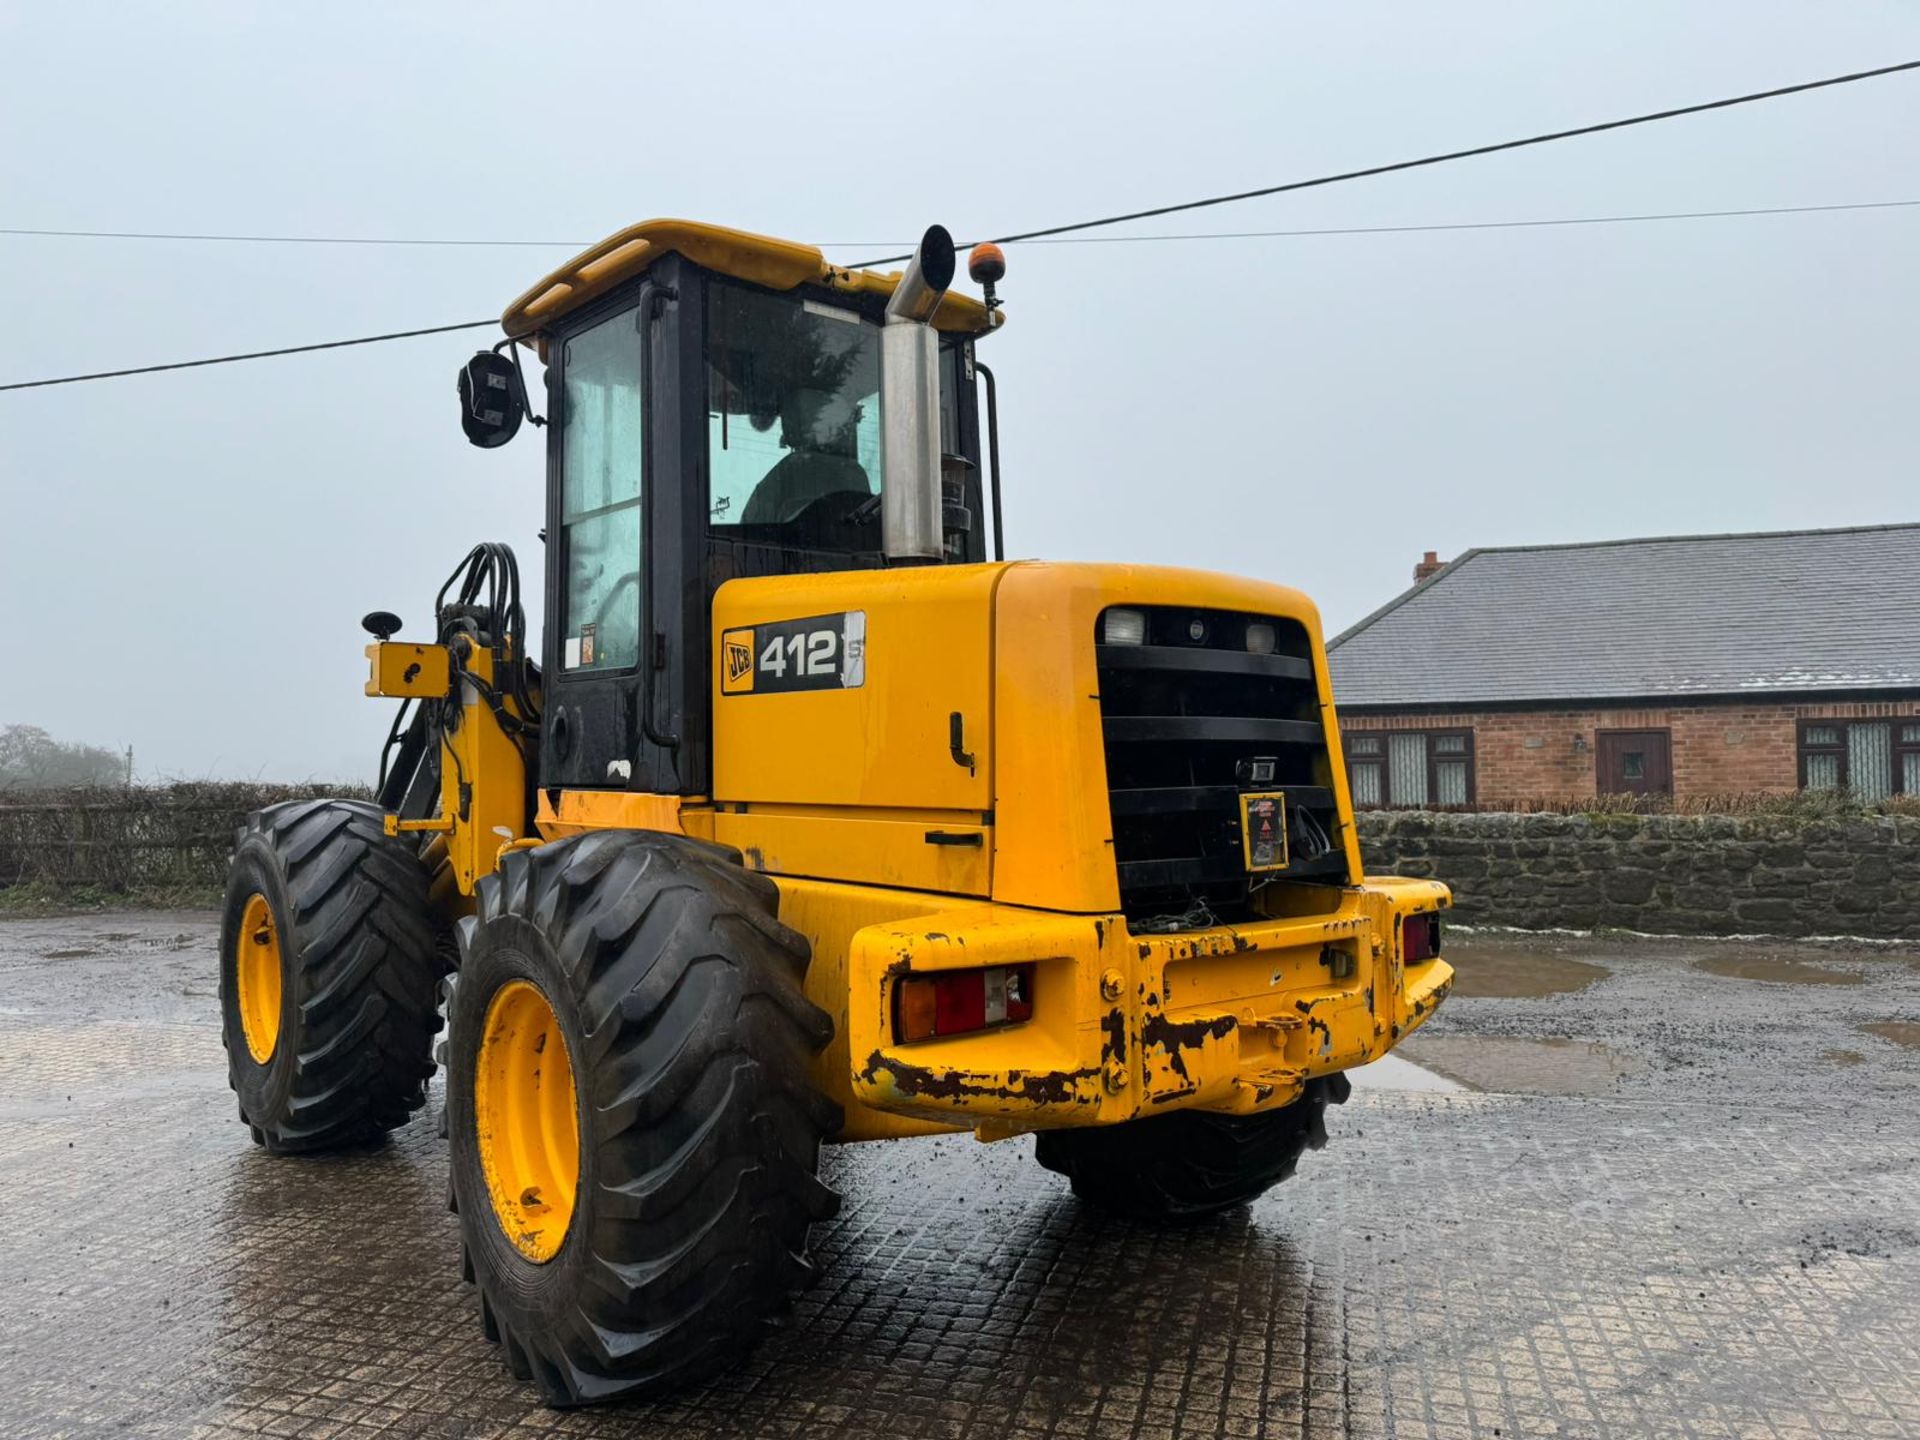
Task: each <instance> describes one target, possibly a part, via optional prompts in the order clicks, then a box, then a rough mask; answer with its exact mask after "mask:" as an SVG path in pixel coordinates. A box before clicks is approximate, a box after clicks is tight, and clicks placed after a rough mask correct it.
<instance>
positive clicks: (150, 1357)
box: [0, 915, 1920, 1440]
mask: <svg viewBox="0 0 1920 1440" xmlns="http://www.w3.org/2000/svg"><path fill="white" fill-rule="evenodd" d="M215 929H216V927H215V925H214V922H213V920H212V917H209V916H205V915H193V916H181V915H104V916H101V915H89V916H80V917H70V918H63V919H57V920H44V921H10V922H4V923H0V1225H4V1230H5V1234H6V1236H7V1238H8V1244H7V1250H6V1259H5V1260H4V1262H0V1436H6V1437H13V1436H20V1437H28V1436H32V1437H43V1436H106V1435H153V1436H181V1435H188V1436H205V1437H216V1436H217V1437H227V1436H241V1435H262V1434H265V1435H299V1436H312V1437H329V1436H331V1437H367V1436H373V1435H381V1436H413V1435H419V1436H471V1437H480V1436H489V1437H490V1436H549V1435H551V1436H654V1435H659V1436H668V1435H671V1436H750V1435H779V1436H820V1437H843V1436H845V1437H853V1436H901V1435H912V1436H922V1435H924V1436H937V1437H951V1440H988V1437H1001V1436H1021V1437H1028V1436H1031V1437H1040V1436H1061V1437H1106V1436H1115V1437H1132V1436H1175V1437H1202V1436H1204V1437H1225V1436H1296V1435H1297V1436H1306V1437H1328V1436H1360V1437H1372V1436H1391V1437H1415V1436H1425V1437H1436V1440H1440V1437H1446V1440H1452V1437H1469V1436H1491V1435H1500V1436H1623V1437H1624V1436H1633V1437H1640V1436H1691V1437H1736V1436H1738V1437H1746V1436H1769V1437H1791V1440H1814V1437H1836V1436H1842V1437H1852V1436H1889V1437H1898V1436H1920V1052H1917V1051H1915V1050H1914V1049H1912V1048H1910V1047H1906V1046H1903V1045H1902V1044H1900V1043H1899V1042H1898V1040H1897V1038H1887V1036H1885V1035H1883V1034H1882V1033H1880V1032H1877V1031H1875V1030H1874V1029H1872V1028H1870V1027H1873V1026H1883V1027H1884V1026H1889V1025H1891V1026H1899V1025H1902V1024H1910V1023H1911V1022H1912V1021H1913V1020H1914V1018H1915V1017H1916V1016H1920V965H1916V963H1915V960H1914V957H1913V956H1911V955H1908V954H1905V953H1902V952H1900V951H1898V950H1890V949H1888V948H1886V947H1880V948H1876V949H1873V950H1848V949H1845V948H1844V947H1813V946H1771V947H1768V956H1770V957H1771V958H1773V959H1777V960H1785V961H1791V962H1794V964H1795V965H1796V966H1812V967H1816V968H1819V969H1823V970H1838V971H1843V972H1846V973H1848V974H1850V975H1855V976H1857V977H1858V983H1856V984H1837V985H1836V984H1831V983H1817V982H1816V983H1810V984H1793V983H1790V982H1782V981H1780V980H1778V979H1752V978H1746V977H1745V976H1743V975H1742V974H1738V973H1723V972H1726V971H1727V970H1729V969H1730V968H1738V967H1729V966H1726V965H1719V966H1705V965H1703V964H1701V963H1700V962H1701V961H1702V960H1703V959H1708V958H1713V957H1716V956H1718V957H1723V958H1724V957H1725V956H1726V955H1727V954H1728V953H1730V952H1729V951H1727V950H1726V949H1724V948H1722V947H1721V946H1719V945H1717V944H1715V943H1704V942H1685V943H1659V942H1646V941H1618V940H1578V939H1572V938H1568V937H1553V938H1550V939H1541V938H1537V937H1492V936H1474V937H1470V939H1468V940H1467V941H1466V942H1465V943H1464V944H1461V945H1459V946H1458V947H1457V949H1456V951H1455V958H1456V959H1457V961H1458V963H1459V965H1460V966H1461V969H1462V972H1463V976H1465V977H1468V978H1467V981H1466V982H1465V983H1463V987H1462V988H1463V991H1465V992H1466V993H1465V995H1464V996H1462V997H1456V998H1455V999H1454V1000H1452V1001H1450V1002H1449V1003H1448V1005H1447V1007H1446V1008H1445V1009H1443V1011H1442V1012H1441V1014H1440V1016H1439V1017H1438V1019H1437V1020H1436V1021H1435V1022H1434V1023H1433V1024H1432V1025H1431V1026H1430V1027H1429V1028H1428V1029H1427V1030H1426V1031H1423V1032H1422V1033H1421V1034H1420V1035H1418V1036H1416V1037H1415V1038H1414V1040H1413V1042H1412V1043H1411V1044H1410V1045H1409V1046H1407V1047H1406V1053H1405V1055H1404V1056H1403V1057H1401V1058H1402V1059H1403V1060H1410V1061H1412V1062H1415V1063H1419V1064H1429V1060H1428V1057H1426V1056H1423V1053H1422V1052H1423V1048H1424V1049H1425V1050H1427V1051H1429V1052H1431V1054H1432V1055H1436V1056H1439V1055H1444V1057H1445V1060H1446V1062H1447V1063H1445V1064H1440V1063H1437V1062H1433V1063H1431V1064H1430V1066H1429V1068H1430V1069H1434V1070H1439V1071H1443V1072H1445V1073H1446V1074H1447V1075H1449V1076H1451V1077H1452V1081H1451V1084H1452V1085H1453V1086H1456V1087H1459V1088H1447V1089H1441V1090H1428V1089H1422V1088H1417V1087H1415V1086H1413V1084H1412V1082H1414V1081H1415V1080H1417V1079H1418V1076H1417V1075H1414V1074H1408V1073H1407V1072H1404V1071H1403V1072H1401V1073H1400V1081H1401V1082H1405V1083H1403V1084H1394V1083H1393V1081H1392V1074H1391V1071H1392V1070H1393V1068H1394V1067H1389V1073H1388V1074H1387V1075H1386V1076H1384V1077H1381V1076H1375V1077H1370V1078H1380V1079H1383V1080H1384V1081H1385V1083H1383V1084H1380V1085H1369V1086H1367V1087H1364V1088H1361V1089H1358V1090H1356V1093H1355V1095H1354V1097H1353V1100H1352V1101H1351V1102H1350V1103H1349V1104H1347V1105H1346V1106H1344V1107H1341V1108H1340V1109H1338V1110H1334V1111H1331V1112H1329V1119H1330V1129H1331V1130H1332V1132H1333V1141H1332V1143H1331V1144H1330V1145H1329V1146H1328V1147H1327V1149H1325V1150H1324V1151H1321V1152H1319V1153H1317V1154H1312V1155H1309V1156H1308V1157H1307V1158H1306V1159H1305V1160H1304V1161H1303V1162H1302V1165H1301V1168H1300V1172H1299V1174H1298V1175H1297V1176H1296V1177H1295V1178H1294V1179H1293V1180H1290V1181H1288V1182H1287V1183H1286V1184H1285V1185H1283V1186H1281V1187H1280V1188H1279V1189H1277V1190H1275V1191H1274V1192H1273V1193H1272V1194H1270V1195H1269V1196H1267V1197H1266V1198H1264V1199H1262V1200H1261V1201H1260V1202H1258V1203H1257V1204H1255V1205H1254V1206H1252V1207H1250V1208H1248V1209H1247V1210H1244V1211H1241V1212H1238V1213H1235V1214H1232V1215H1229V1216H1226V1217H1223V1218H1220V1219H1218V1220H1215V1221H1212V1222H1210V1223H1207V1224H1203V1225H1199V1226H1194V1227H1188V1228H1183V1229H1160V1230H1156V1229H1151V1228H1146V1227H1141V1226H1136V1225H1130V1224H1124V1223H1121V1222H1117V1221H1113V1220H1109V1219H1106V1218H1103V1217H1101V1216H1099V1215H1097V1214H1094V1213H1092V1212H1090V1211H1088V1210H1087V1209H1085V1208H1084V1207H1083V1206H1081V1205H1079V1204H1078V1203H1077V1202H1075V1201H1074V1200H1073V1199H1072V1197H1071V1196H1070V1195H1069V1194H1068V1192H1067V1190H1066V1188H1065V1185H1064V1182H1062V1181H1061V1180H1059V1178H1058V1177H1056V1176H1053V1175H1051V1174H1049V1173H1047V1172H1045V1171H1043V1170H1041V1169H1039V1167H1038V1166H1037V1165H1035V1164H1034V1163H1033V1159H1032V1147H1031V1144H1030V1142H1027V1141H1020V1140H1015V1141H1008V1142H1004V1143H1001V1144H997V1145H980V1144H977V1143H975V1142H974V1141H972V1140H971V1139H968V1138H964V1137H953V1138H941V1139H934V1140H922V1141H910V1142H903V1143H898V1144H893V1145H877V1146H859V1147H848V1148H845V1149H839V1150H835V1151H832V1152H830V1154H829V1157H828V1160H827V1162H826V1173H827V1176H828V1178H829V1180H830V1181H831V1183H832V1184H834V1185H835V1186H836V1187H837V1188H838V1189H840V1190H841V1191H842V1192H843V1193H844V1194H845V1196H846V1204H845V1207H844V1210H843V1212H842V1214H841V1216H840V1218H839V1219H838V1220H836V1221H835V1222H833V1223H832V1224H830V1225H828V1226H825V1227H822V1229H821V1231H820V1232H819V1233H818V1235H817V1239H816V1249H817V1251H818V1258H819V1261H820V1280H819V1283H818V1284H817V1285H816V1286H815V1288H814V1289H813V1290H812V1291H810V1292H809V1293H808V1294H806V1295H805V1296H803V1297H801V1299H800V1300H799V1302H798V1304H797V1305H796V1307H795V1309H794V1310H793V1312H792V1314H791V1315H790V1316H788V1317H787V1318H786V1320H785V1321H784V1322H783V1323H782V1324H780V1325H779V1326H778V1327H775V1328H773V1329H770V1330H769V1332H768V1334H767V1337H766V1339H765V1340H764V1342H763V1343H762V1344H760V1345H759V1346H758V1347H757V1348H756V1349H754V1350H753V1352H752V1353H751V1354H747V1355H743V1356H742V1357H741V1361H740V1364H739V1367H738V1368H737V1369H736V1370H735V1371H734V1372H733V1373H732V1374H730V1375H728V1376H727V1377H726V1378H724V1379H723V1380H721V1381H718V1382H716V1383H714V1384H711V1385H708V1386H706V1387H703V1388H700V1389H697V1390H692V1391H689V1392H687V1393H685V1394H682V1395H679V1396H676V1397H674V1398H672V1399H670V1400H667V1401H663V1402H656V1403H650V1404H629V1405H622V1406H616V1407H612V1408H608V1409H603V1410H593V1411H579V1412H571V1413H556V1412H551V1411H547V1410H544V1409H542V1408H541V1407H540V1406H539V1404H538V1403H537V1401H535V1400H534V1399H533V1398H532V1395H531V1393H530V1392H529V1391H528V1390H527V1388H526V1387H524V1386H522V1385H520V1384H519V1383H517V1382H515V1381H513V1380H512V1379H511V1378H510V1377H509V1376H508V1375H507V1373H506V1370H505V1368H504V1366H503V1365H502V1364H501V1362H500V1360H499V1357H498V1355H497V1353H496V1352H495V1351H494V1350H493V1348H492V1347H491V1346H489V1345H488V1344H486V1342H485V1341H484V1340H483V1339H482V1337H481V1334H480V1326H479V1319H478V1306H477V1302H476V1301H475V1299H474V1296H473V1293H472V1292H471V1290H470V1289H469V1288H468V1287H466V1286H464V1285H462V1283H461V1281H460V1277H459V1267H458V1244H457V1238H456V1233H455V1228H454V1221H453V1217H452V1216H450V1215H449V1214H447V1212H446V1209H445V1204H444V1195H445V1169H446V1166H445V1148H444V1144H443V1142H441V1141H439V1140H438V1139H436V1138H435V1134H434V1124H433V1121H432V1119H431V1118H430V1117H431V1115H432V1114H433V1113H435V1112H436V1111H437V1103H436V1105H435V1106H431V1107H430V1109H429V1113H428V1116H427V1117H423V1118H421V1119H419V1120H417V1121H416V1122H415V1123H414V1124H412V1125H410V1126H409V1127H407V1128H406V1129H405V1130H403V1131H402V1132H400V1133H399V1134H398V1135H396V1136H395V1137H394V1139H393V1140H392V1141H391V1143H389V1144H386V1145H384V1146H382V1147H380V1148H378V1149H374V1150H369V1151H365V1152H361V1153H357V1154H352V1155H342V1156H334V1157H327V1158H321V1159H306V1160H276V1159H273V1158H271V1157H269V1156H267V1155H265V1154H263V1153H262V1152H260V1151H259V1150H257V1149H255V1148H254V1147H253V1146H252V1145H251V1144H250V1143H249V1142H248V1139H247V1135H246V1132H245V1130H244V1129H243V1128H242V1127H241V1126H240V1125H239V1124H238V1123H237V1121H236V1120H235V1118H234V1108H233V1103H232V1097H231V1096H230V1094H229V1093H228V1091H227V1088H226V1083H225V1073H224V1066H223V1056H222V1054H221V1050H220V1044H219V1037H218V1032H217V1010H216V1002H215V998H214V936H215ZM1749 948H1751V947H1749ZM1529 955H1535V956H1538V957H1539V960H1540V968H1541V970H1542V972H1543V973H1545V974H1547V975H1548V976H1550V977H1552V978H1551V980H1550V983H1542V984H1539V985H1534V984H1530V983H1527V982H1526V981H1525V979H1524V976H1525V974H1526V972H1527V963H1526V962H1527V957H1528V956H1529ZM1476 956H1479V957H1480V964H1481V965H1482V966H1483V967H1484V970H1485V974H1486V976H1487V977H1488V984H1487V986H1486V988H1487V989H1488V990H1490V991H1492V992H1493V993H1490V994H1486V995H1480V996H1477V995H1475V994H1474V993H1473V990H1474V986H1473V984H1472V983H1471V977H1472V976H1473V974H1474V970H1475V965H1476ZM1566 962H1571V964H1569V963H1566ZM1585 967H1597V968H1598V969H1600V970H1602V971H1603V972H1604V973H1603V974H1602V975H1599V976H1594V975H1590V974H1588V973H1587V972H1586V968H1585ZM1793 968H1794V966H1789V967H1788V973H1791V971H1792V970H1793ZM1762 969H1764V970H1765V971H1766V973H1769V974H1773V975H1778V974H1779V973H1781V972H1780V971H1779V970H1778V969H1777V968H1774V967H1762ZM1568 975H1573V976H1574V977H1575V978H1577V979H1578V980H1579V981H1580V983H1579V985H1578V986H1570V985H1569V984H1568V983H1562V982H1563V981H1565V978H1566V977H1567V976H1568ZM1516 976H1518V977H1521V978H1520V979H1516ZM1536 991H1538V992H1543V993H1534V992H1536ZM1898 1033H1899V1032H1898V1031H1895V1032H1894V1034H1895V1035H1896V1036H1897V1035H1898ZM1478 1042H1490V1043H1478ZM1528 1042H1531V1043H1528ZM1545 1042H1565V1045H1564V1046H1562V1047H1556V1046H1553V1045H1550V1044H1546V1043H1545ZM1543 1046H1544V1049H1543ZM1592 1046H1598V1047H1603V1048H1604V1049H1605V1050H1606V1052H1607V1053H1609V1054H1610V1055H1617V1056H1622V1057H1626V1058H1627V1059H1629V1060H1631V1061H1632V1062H1633V1063H1632V1064H1631V1065H1628V1066H1624V1067H1616V1066H1594V1065H1592V1064H1586V1065H1584V1067H1575V1068H1574V1070H1573V1071H1572V1072H1571V1073H1569V1072H1567V1071H1566V1069H1565V1067H1563V1068H1562V1071H1559V1072H1556V1071H1554V1070H1553V1068H1552V1066H1551V1064H1550V1063H1549V1062H1543V1061H1542V1060H1541V1058H1540V1056H1541V1055H1542V1054H1543V1053H1547V1054H1550V1053H1551V1052H1552V1051H1553V1050H1554V1049H1556V1048H1570V1049H1574V1050H1579V1049H1583V1048H1584V1047H1592ZM1841 1055H1851V1056H1853V1057H1855V1058H1854V1059H1852V1060H1841V1059H1836V1058H1834V1057H1836V1056H1841ZM1543 1064H1546V1065H1547V1068H1546V1069H1545V1070H1542V1068H1541V1067H1542V1065H1543ZM1411 1069H1412V1066H1411V1065H1410V1066H1409V1067H1408V1070H1411ZM1468 1085H1471V1086H1473V1087H1475V1088H1472V1089H1468V1088H1466V1087H1467V1086H1468Z"/></svg>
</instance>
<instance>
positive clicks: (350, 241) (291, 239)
mask: <svg viewBox="0 0 1920 1440" xmlns="http://www.w3.org/2000/svg"><path fill="white" fill-rule="evenodd" d="M0 235H37V236H44V237H48V238H51V239H57V240H199V241H218V242H221V243H226V244H234V245H468V246H481V247H490V246H504V247H507V248H510V249H522V250H557V249H569V250H583V249H585V248H586V247H587V245H589V244H590V243H592V242H590V241H585V240H465V239H455V240H435V239H424V240H421V239H409V238H405V237H399V236H386V235H220V234H212V233H207V234H200V233H194V232H190V231H177V230H28V229H22V228H19V227H17V226H0ZM847 243H849V244H852V243H854V242H851V241H849V242H847ZM864 243H867V244H871V243H873V242H871V241H867V242H864ZM879 243H881V244H883V245H896V244H898V243H900V242H898V241H896V240H883V241H881V242H879Z"/></svg>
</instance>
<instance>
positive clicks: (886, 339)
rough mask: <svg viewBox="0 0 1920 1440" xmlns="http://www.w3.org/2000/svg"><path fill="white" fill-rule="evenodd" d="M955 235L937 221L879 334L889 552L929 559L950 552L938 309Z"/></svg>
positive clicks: (883, 509) (949, 279) (949, 277)
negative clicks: (945, 529)
mask: <svg viewBox="0 0 1920 1440" xmlns="http://www.w3.org/2000/svg"><path fill="white" fill-rule="evenodd" d="M953 269H954V254H953V237H952V236H951V235H949V234H948V233H947V231H946V227H944V226H941V225H934V226H930V227H929V228H928V230H927V233H926V234H925V235H923V236H921V237H920V244H919V246H918V247H917V248H916V249H915V250H914V252H913V259H912V260H911V261H910V262H909V263H908V265H907V273H906V274H905V275H904V276H902V277H901V280H900V284H899V285H898V286H897V287H896V288H895V289H894V292H893V297H892V298H891V299H890V300H888V301H887V323H886V327H885V328H884V329H883V330H882V331H881V334H880V340H881V347H880V423H881V434H882V441H881V444H882V449H883V460H882V465H883V469H884V471H885V478H884V481H883V483H882V486H881V498H880V528H881V535H882V546H883V548H884V549H885V551H886V555H887V558H888V559H889V560H905V561H917V562H922V563H925V562H930V561H935V560H938V559H940V557H941V555H942V554H943V553H944V548H945V547H944V539H945V537H944V535H943V533H942V528H941V514H940V337H939V335H938V334H937V333H936V332H935V331H934V329H933V326H932V324H931V323H930V322H931V321H932V319H933V312H934V311H935V310H937V309H939V308H940V301H941V298H942V297H943V296H945V295H946V293H947V287H948V286H949V285H951V284H952V283H953Z"/></svg>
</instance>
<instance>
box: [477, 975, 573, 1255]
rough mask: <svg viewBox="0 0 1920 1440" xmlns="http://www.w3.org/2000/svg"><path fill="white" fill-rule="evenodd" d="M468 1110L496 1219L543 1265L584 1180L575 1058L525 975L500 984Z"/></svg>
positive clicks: (555, 1248) (562, 1235)
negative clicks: (476, 1134) (477, 1138)
mask: <svg viewBox="0 0 1920 1440" xmlns="http://www.w3.org/2000/svg"><path fill="white" fill-rule="evenodd" d="M473 1118H474V1125H475V1128H476V1129H477V1130H478V1132H479V1141H480V1166H481V1169H483V1170H484V1171H485V1172H486V1176H487V1194H488V1195H489V1196H490V1197H491V1198H492V1200H493V1215H494V1219H496V1220H498V1221H499V1222H500V1229H501V1232H502V1233H503V1234H504V1235H505V1236H506V1237H507V1238H508V1239H509V1240H511V1241H512V1242H513V1244H514V1248H516V1249H517V1250H519V1252H520V1253H521V1254H522V1255H524V1256H526V1257H527V1259H529V1260H531V1261H533V1263H534V1264H536V1265H544V1264H546V1262H547V1261H549V1260H551V1259H552V1258H553V1257H554V1256H555V1255H557V1254H559V1253H560V1246H561V1244H562V1243H563V1242H564V1241H565V1240H566V1238H567V1227H568V1226H569V1225H570V1224H572V1223H573V1201H574V1193H575V1191H576V1190H577V1189H578V1187H579V1183H580V1118H579V1115H578V1114H577V1113H576V1111H575V1109H574V1089H573V1060H572V1057H570V1056H569V1055H568V1054H567V1041H566V1037H565V1036H564V1035H562V1034H561V1033H560V1022H559V1021H558V1020H557V1019H555V1018H554V1013H553V1006H552V1005H550V1004H549V1003H548V1002H547V997H546V996H545V995H542V994H541V993H540V991H539V990H538V989H537V988H536V987H535V986H534V985H532V984H530V983H529V982H527V981H525V980H511V981H509V982H508V983H507V984H505V985H503V986H501V987H500V990H499V991H498V993H496V994H495V995H494V997H493V1002H492V1003H491V1004H489V1005H488V1006H487V1023H486V1028H485V1030H484V1032H483V1034H482V1035H481V1037H480V1053H479V1055H478V1057H477V1058H476V1059H475V1061H474V1072H473Z"/></svg>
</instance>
